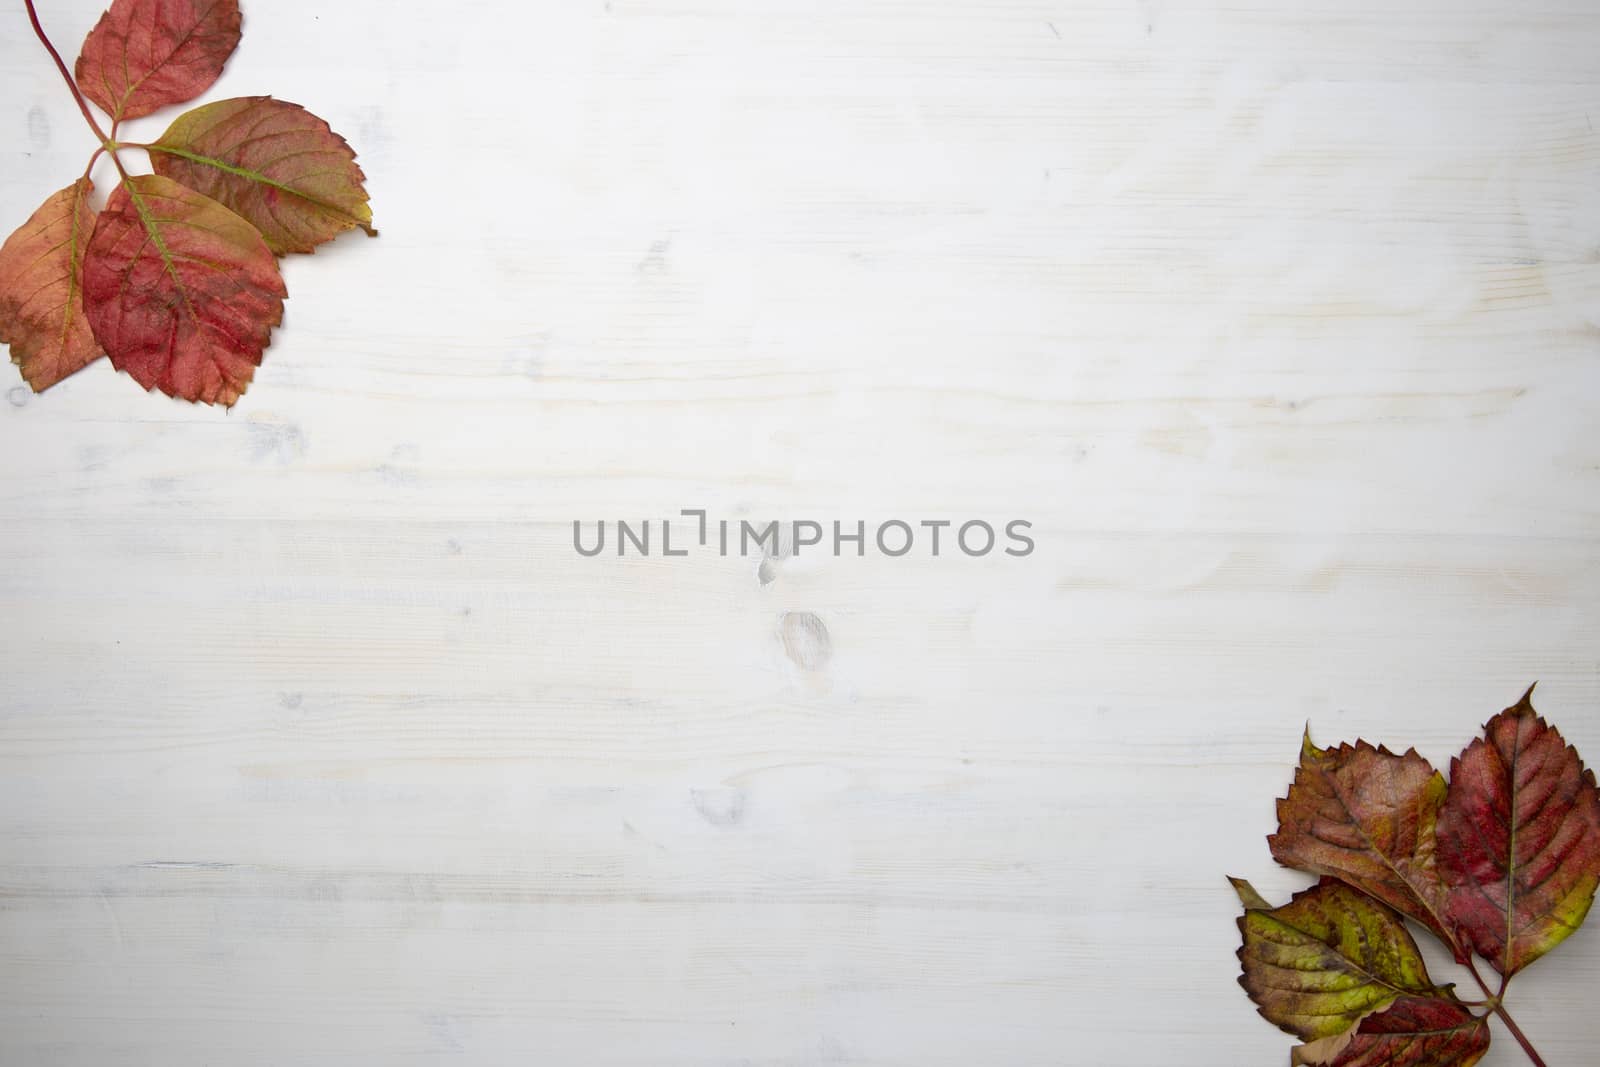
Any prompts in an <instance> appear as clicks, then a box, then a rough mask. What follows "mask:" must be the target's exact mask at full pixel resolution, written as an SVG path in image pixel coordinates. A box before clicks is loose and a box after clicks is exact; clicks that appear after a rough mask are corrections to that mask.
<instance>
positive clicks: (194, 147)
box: [150, 96, 378, 255]
mask: <svg viewBox="0 0 1600 1067" xmlns="http://www.w3.org/2000/svg"><path fill="white" fill-rule="evenodd" d="M150 163H151V165H152V166H153V167H155V171H156V173H157V174H162V175H165V176H166V177H168V178H172V179H173V180H175V181H179V182H182V183H183V184H184V185H187V186H189V187H190V188H191V189H195V190H197V191H199V192H202V193H204V194H206V195H207V196H209V197H211V198H212V199H214V200H217V201H219V202H221V203H223V204H226V205H227V206H228V207H230V208H232V209H233V210H234V211H236V212H238V213H239V214H240V215H242V216H243V217H244V218H245V219H246V221H248V222H249V223H250V224H251V225H253V226H255V228H256V229H258V230H260V231H261V235H262V236H263V237H265V238H266V240H267V247H268V248H270V249H272V250H273V251H274V252H276V253H278V254H279V255H282V254H284V253H286V252H310V251H312V250H314V249H315V248H316V246H317V245H319V244H321V243H322V242H324V241H327V240H329V239H331V238H334V237H337V236H338V235H339V234H341V233H343V232H344V231H346V230H349V229H354V228H355V227H357V226H359V227H361V228H362V229H364V230H366V231H367V233H368V234H369V235H372V236H377V232H378V231H377V230H375V229H373V228H372V210H371V209H370V208H369V207H368V206H367V191H366V189H365V188H364V187H363V185H362V183H363V182H364V181H365V180H366V175H364V174H362V173H361V168H360V167H359V166H357V164H356V154H355V152H354V151H353V150H352V149H351V148H350V145H349V144H348V143H347V142H346V141H345V139H344V138H343V137H340V136H339V135H338V134H337V133H334V132H333V130H331V129H330V128H329V127H328V124H327V123H326V122H324V121H322V120H321V119H319V118H317V116H315V115H313V114H312V113H311V112H309V111H307V110H306V109H305V108H303V107H301V106H300V105H299V104H290V103H287V102H285V101H283V100H274V99H272V98H271V97H270V96H247V97H240V98H237V99H233V100H219V101H217V102H216V103H214V104H206V105H204V106H203V107H197V108H195V109H194V110H193V111H189V112H186V113H184V114H182V115H180V116H178V118H177V120H176V121H174V122H173V124H172V125H171V126H170V127H169V128H168V129H167V132H166V133H164V134H162V135H161V139H160V140H159V141H157V142H156V143H155V144H153V145H151V146H150Z"/></svg>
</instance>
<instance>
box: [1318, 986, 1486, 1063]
mask: <svg viewBox="0 0 1600 1067" xmlns="http://www.w3.org/2000/svg"><path fill="white" fill-rule="evenodd" d="M1488 1051H1489V1024H1488V1023H1486V1022H1485V1021H1484V1020H1482V1019H1480V1018H1478V1017H1477V1016H1475V1015H1473V1014H1472V1012H1470V1011H1468V1010H1467V1008H1466V1006H1465V1005H1463V1004H1461V1003H1460V1002H1459V1001H1456V1000H1453V999H1442V998H1438V997H1402V998H1401V999H1399V1000H1397V1001H1395V1002H1394V1003H1393V1004H1392V1005H1390V1006H1389V1007H1387V1008H1385V1009H1384V1010H1383V1011H1380V1012H1378V1013H1376V1014H1374V1015H1369V1016H1367V1017H1366V1018H1365V1019H1363V1020H1362V1021H1361V1023H1360V1025H1358V1026H1356V1027H1355V1028H1354V1029H1353V1030H1351V1031H1349V1032H1347V1033H1345V1034H1341V1035H1339V1036H1337V1037H1331V1038H1327V1039H1326V1040H1322V1041H1315V1042H1312V1043H1311V1044H1309V1045H1301V1046H1300V1047H1298V1048H1296V1049H1295V1050H1294V1053H1293V1054H1292V1056H1291V1057H1290V1063H1291V1064H1292V1065H1293V1067H1472V1065H1473V1064H1475V1063H1477V1062H1478V1061H1479V1060H1481V1059H1483V1057H1484V1055H1485V1054H1486V1053H1487V1052H1488Z"/></svg>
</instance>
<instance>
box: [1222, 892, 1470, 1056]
mask: <svg viewBox="0 0 1600 1067" xmlns="http://www.w3.org/2000/svg"><path fill="white" fill-rule="evenodd" d="M1234 889H1235V890H1236V891H1237V892H1238V893H1239V899H1240V900H1241V901H1243V902H1244V905H1245V913H1244V915H1243V916H1242V917H1241V918H1240V919H1239V932H1240V934H1241V936H1242V937H1243V939H1244V943H1243V946H1242V947H1241V948H1240V949H1239V962H1240V964H1241V965H1242V966H1243V970H1244V973H1243V974H1242V975H1241V976H1240V978H1239V984H1240V985H1241V986H1243V987H1244V990H1245V992H1246V993H1248V994H1250V999H1251V1000H1253V1001H1255V1003H1256V1007H1257V1008H1258V1009H1259V1010H1260V1012H1261V1015H1262V1017H1263V1018H1265V1019H1266V1020H1267V1021H1268V1022H1271V1023H1273V1024H1274V1025H1276V1026H1278V1027H1280V1028H1281V1029H1284V1030H1287V1031H1288V1032H1289V1033H1291V1034H1294V1035H1295V1036H1296V1037H1299V1038H1300V1039H1302V1040H1304V1041H1315V1040H1318V1039H1321V1038H1328V1037H1335V1036H1337V1035H1339V1034H1342V1033H1345V1032H1346V1031H1348V1030H1350V1028H1351V1027H1353V1026H1355V1025H1356V1024H1357V1023H1359V1022H1360V1021H1361V1020H1362V1019H1364V1018H1366V1017H1367V1016H1368V1015H1370V1014H1372V1013H1373V1012H1374V1011H1377V1010H1379V1009H1381V1008H1384V1007H1387V1006H1388V1005H1389V1004H1392V1003H1393V1002H1394V1001H1395V1000H1396V999H1397V998H1399V997H1403V996H1408V995H1409V996H1432V995H1434V994H1435V993H1436V992H1438V993H1443V992H1445V991H1443V990H1435V988H1434V985H1433V982H1432V980H1430V979H1429V977H1428V968H1427V966H1426V965H1425V964H1424V963H1423V962H1422V954H1421V953H1420V952H1418V951H1417V945H1416V942H1415V941H1413V940H1412V939H1411V935H1410V934H1409V933H1408V932H1407V931H1406V926H1405V920H1403V919H1402V918H1401V917H1400V915H1399V913H1398V912H1396V911H1394V910H1393V909H1392V908H1389V907H1386V906H1384V905H1383V904H1380V903H1378V902H1377V901H1376V900H1374V899H1372V898H1371V897H1369V896H1367V895H1366V894H1365V893H1362V892H1360V891H1358V890H1355V889H1352V888H1351V887H1350V886H1348V885H1345V884H1344V883H1343V882H1338V881H1334V880H1332V879H1327V880H1325V881H1323V882H1322V884H1320V885H1317V886H1314V887H1312V888H1311V889H1308V890H1305V891H1304V892H1302V893H1297V894H1296V895H1295V897H1294V899H1293V900H1291V901H1290V902H1289V903H1288V904H1285V905H1284V906H1283V907H1281V908H1270V907H1268V906H1267V905H1266V902H1265V901H1264V900H1262V899H1261V897H1260V895H1259V894H1257V893H1256V891H1255V889H1254V888H1252V887H1251V886H1250V884H1249V883H1248V882H1240V881H1234Z"/></svg>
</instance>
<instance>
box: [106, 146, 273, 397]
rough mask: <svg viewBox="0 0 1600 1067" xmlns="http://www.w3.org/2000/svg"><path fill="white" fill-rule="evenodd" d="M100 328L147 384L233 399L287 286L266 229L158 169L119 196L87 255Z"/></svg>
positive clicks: (112, 352)
mask: <svg viewBox="0 0 1600 1067" xmlns="http://www.w3.org/2000/svg"><path fill="white" fill-rule="evenodd" d="M83 282H84V299H85V306H86V307H87V308H88V311H89V321H90V323H91V324H92V325H93V327H94V333H95V337H96V338H98V339H99V341H100V344H101V345H102V346H103V347H104V348H105V350H106V354H107V355H108V356H110V357H111V362H112V363H113V364H114V365H115V366H116V367H117V369H118V370H124V371H127V372H128V373H129V374H130V375H132V376H133V378H134V380H135V381H137V382H138V383H139V384H140V385H142V386H144V387H145V388H146V389H152V388H155V389H160V390H161V391H162V392H164V393H166V394H168V395H169V396H176V397H181V398H182V399H184V400H197V401H203V402H205V403H208V404H232V403H233V402H234V401H235V400H237V399H238V398H239V396H240V395H241V394H242V393H243V392H244V391H245V388H246V387H247V386H248V385H249V384H250V379H251V377H252V376H253V375H254V373H255V368H256V367H257V366H258V365H259V364H260V363H261V353H262V350H263V349H265V348H266V346H267V344H268V342H269V340H270V338H271V334H272V328H273V327H274V326H276V325H277V324H278V323H279V322H280V321H282V318H283V298H284V297H285V296H286V295H287V293H286V291H285V289H284V286H283V279H282V278H281V277H280V276H279V274H278V262H277V260H276V259H275V258H274V257H273V255H272V252H271V250H270V249H268V248H267V246H266V243H265V242H264V241H262V239H261V235H260V234H259V233H258V232H256V230H255V228H254V227H253V226H251V225H250V224H249V223H248V222H246V221H245V220H244V219H242V218H240V217H239V216H238V215H236V214H234V213H233V212H232V211H229V210H228V209H227V208H225V207H223V206H222V205H221V204H219V203H217V202H216V201H215V200H212V199H211V198H210V197H207V196H203V195H201V194H200V193H197V192H195V191H194V190H192V189H188V188H185V187H184V186H181V185H179V184H178V183H177V182H174V181H172V180H171V179H168V178H163V177H161V176H160V175H156V174H146V175H142V176H139V177H135V178H129V179H128V180H127V181H125V182H123V183H122V185H120V186H119V187H118V188H117V191H116V192H115V193H113V194H112V196H111V201H110V203H108V204H107V205H106V209H105V211H104V213H102V215H101V216H100V221H99V223H98V224H97V225H96V226H95V230H94V236H93V238H92V239H91V240H90V242H89V250H88V254H87V256H86V257H85V260H84V279H83Z"/></svg>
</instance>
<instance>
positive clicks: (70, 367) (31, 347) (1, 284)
mask: <svg viewBox="0 0 1600 1067" xmlns="http://www.w3.org/2000/svg"><path fill="white" fill-rule="evenodd" d="M93 189H94V184H93V183H92V182H90V181H89V179H87V178H80V179H79V180H78V181H76V182H73V183H72V184H71V185H69V186H67V187H66V188H65V189H62V190H61V191H60V192H58V193H55V194H54V195H52V196H51V197H50V198H49V199H48V200H46V201H45V202H44V204H43V205H42V206H41V207H40V208H39V210H38V211H35V212H34V213H33V217H32V218H30V219H28V221H27V222H25V223H23V224H22V226H21V227H20V228H18V230H17V231H16V232H15V233H13V234H12V235H11V236H10V237H9V238H7V239H6V243H5V245H4V246H3V247H0V342H4V343H5V344H8V345H10V346H11V359H12V362H14V363H16V364H17V366H18V367H20V368H21V369H22V377H23V378H24V379H25V380H26V381H27V383H28V385H29V386H31V387H32V388H33V390H34V392H43V391H44V390H46V389H48V388H50V387H51V386H52V385H55V384H56V383H57V382H59V381H61V380H62V379H63V378H65V377H67V376H68V375H70V374H75V373H76V372H78V371H80V370H82V369H83V368H84V367H86V366H87V365H89V364H90V363H92V362H94V361H95V360H97V359H99V358H100V356H101V355H102V354H103V353H102V352H101V350H100V345H99V343H98V342H96V341H95V339H94V331H93V330H92V329H91V328H90V326H89V320H88V319H87V318H86V317H85V315H84V308H83V255H84V249H85V248H86V246H87V245H88V243H89V235H90V233H91V232H93V230H94V223H95V213H94V209H93V208H92V207H90V206H89V194H90V193H91V192H92V191H93Z"/></svg>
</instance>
